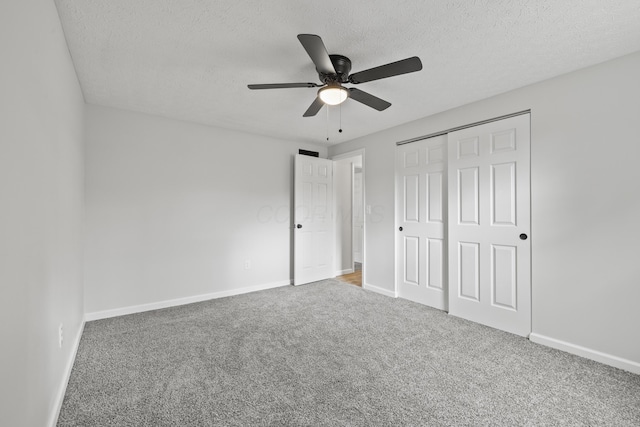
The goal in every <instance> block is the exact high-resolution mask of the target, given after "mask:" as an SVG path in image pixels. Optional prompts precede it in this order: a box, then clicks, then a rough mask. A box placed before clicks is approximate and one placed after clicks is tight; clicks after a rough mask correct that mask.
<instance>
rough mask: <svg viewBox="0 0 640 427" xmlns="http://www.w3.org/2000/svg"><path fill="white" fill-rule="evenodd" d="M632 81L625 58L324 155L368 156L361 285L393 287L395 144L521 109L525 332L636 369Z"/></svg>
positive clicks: (631, 64)
mask: <svg viewBox="0 0 640 427" xmlns="http://www.w3.org/2000/svg"><path fill="white" fill-rule="evenodd" d="M638 76H640V53H635V54H632V55H628V56H625V57H622V58H619V59H616V60H613V61H610V62H606V63H603V64H600V65H597V66H594V67H590V68H587V69H584V70H580V71H577V72H573V73H570V74H566V75H563V76H560V77H557V78H554V79H551V80H547V81H544V82H541V83H537V84H534V85H531V86H528V87H525V88H522V89H518V90H514V91H511V92H508V93H505V94H502V95H499V96H496V97H493V98H490V99H486V100H483V101H479V102H476V103H473V104H469V105H466V106H463V107H460V108H456V109H453V110H450V111H446V112H444V113H441V114H437V115H434V116H431V117H427V118H424V119H421V120H417V121H414V122H411V123H407V124H405V125H402V126H399V127H396V128H393V129H389V130H386V131H383V132H379V133H376V134H373V135H369V136H367V137H363V138H360V139H357V140H354V141H350V142H347V143H344V144H340V145H338V146H333V147H331V148H330V152H329V154H330V155H331V156H333V155H337V154H340V153H345V152H349V151H353V150H355V149H358V148H361V147H366V150H367V156H366V159H365V162H366V164H365V167H366V169H367V171H369V173H367V174H366V178H365V179H366V186H365V191H366V198H367V204H371V205H372V208H373V209H374V213H373V215H368V216H367V236H366V245H367V259H366V260H365V269H366V277H367V281H368V283H370V284H372V285H375V286H377V287H380V288H383V289H386V290H388V291H393V290H394V274H393V271H394V265H393V263H394V262H393V260H394V232H395V224H394V216H393V212H394V211H393V206H394V188H393V183H394V162H393V159H394V148H395V143H396V142H397V141H401V140H404V139H409V138H412V137H417V136H420V135H426V134H429V133H432V132H437V131H442V130H446V129H449V128H452V127H455V126H459V125H463V124H467V123H472V122H476V121H479V120H483V119H488V118H492V117H496V116H500V115H504V114H508V113H512V112H516V111H521V110H525V109H531V133H532V144H531V147H532V148H531V175H532V176H531V178H532V184H531V187H532V188H531V197H532V230H531V244H532V268H533V270H532V298H533V307H532V308H533V315H532V317H533V319H532V321H533V332H534V333H535V335H537V337H538V338H539V340H540V341H544V340H545V339H547V340H546V341H544V342H545V343H547V344H552V345H553V344H554V342H555V341H554V340H557V341H558V342H555V344H557V346H558V347H562V345H567V346H568V347H567V348H566V349H568V350H570V351H574V352H576V353H580V351H582V350H585V351H586V352H587V353H589V356H590V357H592V356H594V355H597V354H596V352H602V353H606V354H608V355H609V356H613V358H611V357H609V358H608V359H607V360H608V361H609V362H611V361H612V360H613V359H615V358H622V359H624V360H625V361H626V362H625V363H627V362H630V363H631V364H632V365H633V364H634V363H635V364H636V365H634V366H636V369H637V367H640V365H637V364H638V363H640V339H638V337H639V335H638V325H640V309H639V308H638V303H639V301H640V262H638V260H639V259H640V251H639V250H638V242H639V241H640V222H638V218H640V186H639V184H638V183H639V182H640V167H639V161H640V138H639V135H640V120H639V119H638V118H639V117H640V102H639V100H640V84H639V83H638ZM392 108H393V107H392ZM579 347H584V349H582V350H581V349H580V348H579ZM628 366H629V364H628V363H627V365H626V367H627V368H628ZM639 372H640V371H639Z"/></svg>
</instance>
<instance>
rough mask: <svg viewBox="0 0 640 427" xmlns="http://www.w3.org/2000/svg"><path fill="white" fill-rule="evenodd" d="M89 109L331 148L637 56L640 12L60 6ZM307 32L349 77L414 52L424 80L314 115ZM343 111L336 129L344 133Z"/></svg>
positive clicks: (549, 2)
mask: <svg viewBox="0 0 640 427" xmlns="http://www.w3.org/2000/svg"><path fill="white" fill-rule="evenodd" d="M56 4H57V7H58V10H59V14H60V18H61V21H62V24H63V28H64V31H65V34H66V37H67V41H68V44H69V49H70V51H71V56H72V58H73V62H74V64H75V67H76V70H77V73H78V78H79V80H80V84H81V86H82V90H83V92H84V96H85V99H86V101H87V102H89V103H92V104H99V105H106V106H113V107H121V108H126V109H130V110H135V111H141V112H146V113H151V114H157V115H161V116H165V117H171V118H175V119H181V120H187V121H192V122H197V123H203V124H208V125H213V126H218V127H223V128H229V129H238V130H243V131H248V132H253V133H258V134H263V135H269V136H273V137H277V138H285V139H290V140H294V141H307V142H315V143H327V142H326V137H327V133H328V134H329V136H330V141H329V142H328V143H330V144H335V143H339V142H343V141H346V140H349V139H353V138H356V137H359V136H363V135H366V134H370V133H373V132H376V131H379V130H382V129H386V128H389V127H393V126H396V125H399V124H402V123H405V122H408V121H411V120H415V119H418V118H421V117H425V116H428V115H430V114H434V113H437V112H440V111H444V110H447V109H450V108H453V107H456V106H459V105H463V104H466V103H469V102H472V101H475V100H478V99H482V98H486V97H489V96H492V95H495V94H498V93H501V92H505V91H508V90H511V89H515V88H518V87H522V86H525V85H527V84H530V83H534V82H537V81H540V80H544V79H547V78H550V77H553V76H556V75H559V74H563V73H567V72H569V71H573V70H576V69H579V68H583V67H587V66H589V65H593V64H596V63H599V62H603V61H606V60H608V59H611V58H615V57H618V56H622V55H625V54H627V53H631V52H635V51H638V50H640V1H638V0H624V1H623V0H621V1H611V0H609V1H603V0H539V1H535V0H529V1H525V0H476V1H471V0H429V1H421V0H413V1H378V0H375V1H372V0H349V1H343V0H340V1H335V0H323V1H313V2H312V1H306V0H304V1H303V0H300V1H294V0H269V1H259V0H255V1H238V0H56ZM300 33H311V34H318V35H320V36H321V37H322V39H323V40H324V43H325V45H326V47H327V50H328V51H329V53H336V54H342V55H345V56H347V57H349V58H350V59H351V61H352V63H353V68H352V72H357V71H361V70H364V69H367V68H371V67H375V66H378V65H382V64H384V63H388V62H393V61H397V60H400V59H404V58H407V57H410V56H414V55H417V56H419V57H420V58H421V59H422V63H423V66H424V68H423V70H422V71H419V72H417V73H413V74H407V75H402V76H397V77H392V78H389V79H384V80H379V81H375V82H369V83H363V84H360V85H358V88H359V89H361V90H365V91H367V92H369V93H371V94H373V95H376V96H378V97H380V98H383V99H385V100H387V101H389V102H391V103H392V104H393V105H392V106H391V107H390V108H389V109H387V110H385V111H383V112H378V111H376V110H373V109H371V108H368V107H366V106H364V105H362V104H360V103H358V102H355V101H352V100H348V101H347V102H346V103H344V104H343V105H342V107H331V109H330V110H329V116H328V118H327V113H326V107H325V108H323V110H321V111H320V113H319V114H318V115H317V116H315V117H311V118H303V117H302V114H303V113H304V111H305V110H306V109H307V108H308V107H309V105H310V104H311V102H312V101H313V100H314V98H315V95H316V90H317V89H309V88H304V89H278V90H261V91H255V90H254V91H250V90H249V89H247V86H246V85H247V84H249V83H283V82H318V79H317V74H316V72H315V69H314V66H313V65H312V63H311V60H310V58H309V57H308V55H307V53H306V52H305V50H304V49H303V47H302V46H301V45H300V43H299V42H298V40H297V38H296V35H297V34H300ZM340 110H341V116H342V128H343V129H344V132H343V133H341V134H339V133H338V132H337V130H338V128H339V126H340V125H339V118H340V114H339V113H340Z"/></svg>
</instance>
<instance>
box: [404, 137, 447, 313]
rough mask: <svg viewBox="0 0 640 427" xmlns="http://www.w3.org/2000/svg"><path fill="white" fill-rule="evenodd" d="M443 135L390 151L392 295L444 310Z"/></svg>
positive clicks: (444, 215) (445, 284) (444, 154)
mask: <svg viewBox="0 0 640 427" xmlns="http://www.w3.org/2000/svg"><path fill="white" fill-rule="evenodd" d="M446 143H447V138H446V136H439V137H435V138H430V139H427V140H423V141H417V142H413V143H411V144H406V145H400V146H398V147H397V149H396V194H397V197H396V200H397V207H396V209H397V215H396V218H398V224H397V227H398V229H397V231H396V233H397V234H396V235H397V248H398V260H397V263H398V266H397V268H396V272H397V279H396V280H397V284H398V295H399V296H400V297H401V298H405V299H409V300H412V301H415V302H419V303H421V304H426V305H429V306H431V307H435V308H438V309H440V310H446V309H447V305H448V299H447V279H446V267H445V266H446V246H447V245H446V241H445V233H444V231H445V219H446V214H447V213H446V209H447V197H446V189H447V185H446V172H445V167H446V154H447V148H446Z"/></svg>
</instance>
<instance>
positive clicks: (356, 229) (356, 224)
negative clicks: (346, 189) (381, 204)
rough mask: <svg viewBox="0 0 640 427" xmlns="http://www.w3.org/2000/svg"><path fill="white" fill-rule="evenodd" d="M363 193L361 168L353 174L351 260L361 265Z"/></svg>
mask: <svg viewBox="0 0 640 427" xmlns="http://www.w3.org/2000/svg"><path fill="white" fill-rule="evenodd" d="M363 195H364V193H363V192H362V168H357V169H355V171H354V173H353V260H354V261H355V262H359V263H362V248H363V242H364V198H363Z"/></svg>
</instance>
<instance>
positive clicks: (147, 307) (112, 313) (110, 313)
mask: <svg viewBox="0 0 640 427" xmlns="http://www.w3.org/2000/svg"><path fill="white" fill-rule="evenodd" d="M288 285H291V281H290V280H283V281H281V282H274V283H265V284H262V285H255V286H247V287H244V288H238V289H230V290H228V291H220V292H213V293H210V294H202V295H194V296H191V297H184V298H177V299H172V300H165V301H158V302H152V303H148V304H140V305H131V306H128V307H122V308H114V309H112V310H104V311H94V312H93V313H85V315H84V319H85V321H87V322H90V321H92V320H100V319H107V318H109V317H116V316H124V315H126V314H134V313H142V312H143V311H151V310H158V309H161V308H168V307H175V306H178V305H185V304H192V303H194V302H201V301H208V300H211V299H216V298H224V297H230V296H234V295H240V294H246V293H249V292H255V291H263V290H266V289H273V288H278V287H280V286H288Z"/></svg>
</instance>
